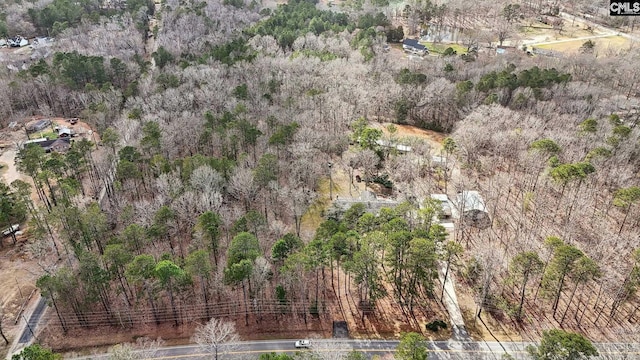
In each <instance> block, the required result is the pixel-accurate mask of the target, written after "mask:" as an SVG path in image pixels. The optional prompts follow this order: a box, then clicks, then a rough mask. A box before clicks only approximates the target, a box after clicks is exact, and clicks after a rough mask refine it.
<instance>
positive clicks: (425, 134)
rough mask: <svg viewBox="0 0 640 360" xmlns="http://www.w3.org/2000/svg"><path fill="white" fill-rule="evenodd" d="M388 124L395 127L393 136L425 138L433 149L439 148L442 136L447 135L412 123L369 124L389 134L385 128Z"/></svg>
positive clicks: (437, 149)
mask: <svg viewBox="0 0 640 360" xmlns="http://www.w3.org/2000/svg"><path fill="white" fill-rule="evenodd" d="M389 125H393V126H395V127H396V129H397V130H396V134H395V136H396V137H397V138H400V139H401V138H406V137H415V138H419V139H422V140H426V141H427V142H429V144H430V145H431V147H432V148H433V149H434V150H435V151H439V150H440V148H441V147H442V140H444V138H446V137H447V135H446V134H443V133H439V132H436V131H432V130H425V129H421V128H419V127H416V126H412V125H401V124H392V123H388V122H386V123H372V124H371V126H372V127H374V128H377V129H380V130H382V132H383V133H384V135H386V136H388V135H389V130H388V129H387V128H388V126H389Z"/></svg>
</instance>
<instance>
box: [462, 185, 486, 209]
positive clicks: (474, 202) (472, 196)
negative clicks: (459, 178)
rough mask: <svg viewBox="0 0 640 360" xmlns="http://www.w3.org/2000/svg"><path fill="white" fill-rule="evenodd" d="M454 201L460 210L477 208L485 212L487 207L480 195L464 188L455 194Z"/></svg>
mask: <svg viewBox="0 0 640 360" xmlns="http://www.w3.org/2000/svg"><path fill="white" fill-rule="evenodd" d="M456 200H457V201H456V203H457V206H458V209H460V210H461V211H471V210H478V211H483V212H487V207H486V205H485V204H484V200H482V196H480V193H479V192H477V191H470V190H465V191H463V192H460V193H458V195H456Z"/></svg>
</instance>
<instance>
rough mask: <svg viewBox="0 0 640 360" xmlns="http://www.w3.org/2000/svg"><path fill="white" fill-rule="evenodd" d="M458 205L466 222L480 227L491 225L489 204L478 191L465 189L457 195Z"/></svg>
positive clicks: (484, 227)
mask: <svg viewBox="0 0 640 360" xmlns="http://www.w3.org/2000/svg"><path fill="white" fill-rule="evenodd" d="M456 207H457V210H458V212H459V214H460V216H461V218H463V219H464V220H465V221H466V222H468V223H469V224H471V225H472V226H475V227H478V228H480V229H486V228H488V227H489V226H491V219H490V218H489V212H488V211H487V206H486V205H485V203H484V200H483V199H482V196H480V193H479V192H477V191H471V190H465V191H462V192H459V193H458V194H457V195H456Z"/></svg>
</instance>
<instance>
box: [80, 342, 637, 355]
mask: <svg viewBox="0 0 640 360" xmlns="http://www.w3.org/2000/svg"><path fill="white" fill-rule="evenodd" d="M294 342H295V340H267V341H251V342H241V343H239V344H238V345H236V346H235V349H234V350H233V351H231V352H230V354H233V355H237V356H239V357H241V358H245V359H257V358H258V357H259V356H260V354H265V353H270V352H277V353H289V354H293V353H295V352H297V351H306V350H298V349H295V348H294V346H293V344H294ZM532 344H533V343H525V342H504V343H500V342H491V341H490V342H474V341H467V342H460V341H430V342H429V359H436V360H441V359H468V360H471V359H498V360H499V359H502V356H503V354H505V353H508V354H509V355H511V356H512V357H513V358H514V359H530V358H529V356H528V355H527V354H526V351H525V348H526V347H527V346H528V345H532ZM397 345H398V341H393V340H338V339H328V340H327V339H322V340H311V351H315V352H317V353H320V354H322V353H332V355H331V356H332V357H335V358H337V357H336V356H334V355H338V354H340V353H342V354H346V353H347V352H349V351H351V350H358V351H362V352H364V353H365V354H367V355H368V356H369V357H372V356H373V355H379V356H384V355H386V354H392V353H393V352H394V351H395V348H396V346H397ZM595 345H596V346H597V347H598V350H599V351H600V353H601V355H603V356H604V357H603V358H606V359H638V358H640V344H615V343H602V344H595ZM107 358H108V355H96V356H92V357H82V358H76V359H77V360H79V359H83V360H89V359H96V360H97V359H107ZM226 358H227V356H224V357H221V359H226ZM148 359H158V360H160V359H211V355H210V354H206V353H204V352H202V350H200V348H199V347H198V346H197V345H187V346H173V347H165V348H162V349H161V350H159V351H158V352H157V353H156V354H155V356H153V357H148Z"/></svg>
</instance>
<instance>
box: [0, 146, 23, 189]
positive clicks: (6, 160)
mask: <svg viewBox="0 0 640 360" xmlns="http://www.w3.org/2000/svg"><path fill="white" fill-rule="evenodd" d="M15 158H16V150H15V149H10V148H9V149H5V150H4V151H2V154H0V164H2V170H0V173H1V174H2V179H3V180H4V182H5V183H6V184H11V183H12V182H13V181H14V180H18V179H20V180H23V181H29V178H28V176H25V175H23V174H21V173H19V172H18V169H16V163H15Z"/></svg>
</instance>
